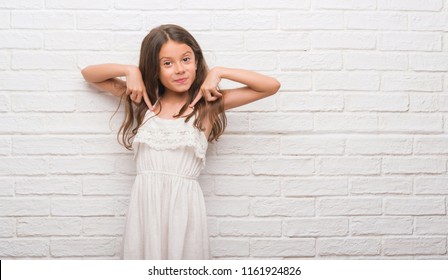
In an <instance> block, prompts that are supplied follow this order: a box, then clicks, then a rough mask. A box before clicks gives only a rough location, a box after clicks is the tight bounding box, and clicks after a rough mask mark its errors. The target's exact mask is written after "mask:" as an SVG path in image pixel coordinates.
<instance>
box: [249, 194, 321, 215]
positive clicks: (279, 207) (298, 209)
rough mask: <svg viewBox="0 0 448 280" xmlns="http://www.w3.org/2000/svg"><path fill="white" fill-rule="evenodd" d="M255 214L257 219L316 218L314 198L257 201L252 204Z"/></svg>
mask: <svg viewBox="0 0 448 280" xmlns="http://www.w3.org/2000/svg"><path fill="white" fill-rule="evenodd" d="M252 211H253V214H254V215H255V216H257V217H268V216H269V217H270V216H286V217H304V216H305V217H306V216H314V212H315V211H314V199H312V198H300V199H296V198H294V199H293V198H286V199H283V198H280V199H277V198H276V199H272V198H271V199H257V200H255V201H254V202H253V204H252Z"/></svg>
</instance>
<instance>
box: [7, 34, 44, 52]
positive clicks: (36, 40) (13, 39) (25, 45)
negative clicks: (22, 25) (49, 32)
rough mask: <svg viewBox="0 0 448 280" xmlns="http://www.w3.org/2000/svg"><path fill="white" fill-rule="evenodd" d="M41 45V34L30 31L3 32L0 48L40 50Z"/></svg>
mask: <svg viewBox="0 0 448 280" xmlns="http://www.w3.org/2000/svg"><path fill="white" fill-rule="evenodd" d="M42 45H43V38H42V34H40V33H37V32H30V31H19V32H17V30H16V31H15V32H12V31H3V32H2V40H1V41H0V48H1V49H2V50H5V49H40V48H41V47H42Z"/></svg>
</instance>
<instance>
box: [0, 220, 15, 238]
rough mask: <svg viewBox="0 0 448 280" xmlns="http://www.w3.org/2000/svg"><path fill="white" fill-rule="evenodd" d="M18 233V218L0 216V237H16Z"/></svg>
mask: <svg viewBox="0 0 448 280" xmlns="http://www.w3.org/2000/svg"><path fill="white" fill-rule="evenodd" d="M15 234H16V220H15V219H8V218H6V219H5V218H0V237H1V238H7V237H14V236H15Z"/></svg>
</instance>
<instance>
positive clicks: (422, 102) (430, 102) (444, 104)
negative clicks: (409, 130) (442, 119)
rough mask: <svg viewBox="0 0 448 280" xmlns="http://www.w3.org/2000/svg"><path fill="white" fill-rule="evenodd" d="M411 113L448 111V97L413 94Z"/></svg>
mask: <svg viewBox="0 0 448 280" xmlns="http://www.w3.org/2000/svg"><path fill="white" fill-rule="evenodd" d="M409 111H411V112H424V113H425V112H437V111H441V112H444V111H448V96H443V95H437V94H428V93H422V94H413V95H411V96H410V106H409Z"/></svg>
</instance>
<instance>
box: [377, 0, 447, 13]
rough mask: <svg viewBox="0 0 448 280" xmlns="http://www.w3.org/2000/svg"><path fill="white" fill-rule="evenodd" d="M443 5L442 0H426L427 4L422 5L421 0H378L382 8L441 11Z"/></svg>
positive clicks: (379, 6)
mask: <svg viewBox="0 0 448 280" xmlns="http://www.w3.org/2000/svg"><path fill="white" fill-rule="evenodd" d="M442 6H443V3H442V0H429V1H426V2H425V5H422V3H421V2H420V1H419V0H378V8H379V9H380V10H394V11H439V10H440V9H441V8H442Z"/></svg>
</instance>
